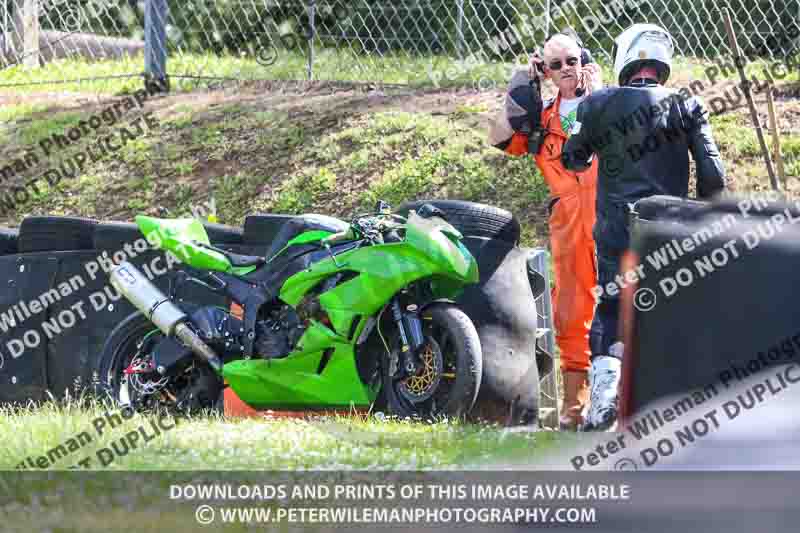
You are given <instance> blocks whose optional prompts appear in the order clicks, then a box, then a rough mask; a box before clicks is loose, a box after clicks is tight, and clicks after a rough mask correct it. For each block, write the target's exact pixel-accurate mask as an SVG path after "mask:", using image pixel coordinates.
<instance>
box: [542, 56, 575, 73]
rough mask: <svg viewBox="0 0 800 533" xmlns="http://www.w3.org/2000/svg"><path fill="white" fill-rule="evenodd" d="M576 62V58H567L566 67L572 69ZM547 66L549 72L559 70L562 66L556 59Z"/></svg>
mask: <svg viewBox="0 0 800 533" xmlns="http://www.w3.org/2000/svg"><path fill="white" fill-rule="evenodd" d="M578 61H579V60H578V58H577V57H568V58H567V65H569V66H570V67H574V66H575V65H577V64H578ZM549 66H550V70H561V67H563V66H564V65H563V64H562V63H561V60H560V59H556V60H555V61H551V62H550V65H549Z"/></svg>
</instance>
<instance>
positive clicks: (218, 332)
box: [192, 274, 348, 359]
mask: <svg viewBox="0 0 800 533" xmlns="http://www.w3.org/2000/svg"><path fill="white" fill-rule="evenodd" d="M347 277H348V276H347V275H345V274H337V275H335V276H331V277H330V278H328V279H326V280H325V281H324V282H322V283H321V284H320V285H319V286H318V287H316V288H315V290H312V291H310V293H309V294H308V295H306V297H305V298H304V299H303V300H302V301H301V302H300V303H299V304H298V306H297V310H296V311H295V309H293V308H292V307H291V306H289V305H286V304H281V305H279V306H273V307H271V308H268V309H266V310H264V308H262V310H261V312H260V313H259V314H260V316H259V320H257V321H256V325H255V340H254V341H253V352H254V354H253V355H254V356H256V357H261V358H263V359H278V358H281V357H285V356H286V355H288V354H289V353H290V352H291V351H292V350H293V349H294V348H295V346H296V345H297V342H298V341H299V340H300V338H301V337H302V336H303V333H305V330H306V328H307V327H308V324H309V323H310V321H311V320H312V319H313V320H315V321H317V322H320V323H322V324H325V325H327V326H330V319H329V318H328V315H327V313H325V311H324V310H323V309H322V307H321V305H320V302H319V295H320V294H322V293H324V292H325V291H328V290H330V289H332V288H333V287H335V286H336V285H337V284H338V283H339V282H340V281H341V280H342V279H346V278H347ZM192 322H193V323H194V324H195V326H196V327H197V329H198V331H199V334H200V336H201V337H203V339H204V340H205V341H206V342H207V343H208V344H209V345H210V346H211V347H212V348H214V349H215V350H217V351H218V353H220V354H223V355H226V356H232V357H236V356H239V357H241V356H242V355H243V354H242V345H243V344H244V342H243V341H244V331H243V328H244V322H243V321H242V320H240V319H239V318H237V317H235V316H233V315H231V314H230V313H228V312H226V311H224V310H222V309H220V308H218V307H203V308H201V309H199V310H198V311H196V312H195V313H194V314H193V315H192Z"/></svg>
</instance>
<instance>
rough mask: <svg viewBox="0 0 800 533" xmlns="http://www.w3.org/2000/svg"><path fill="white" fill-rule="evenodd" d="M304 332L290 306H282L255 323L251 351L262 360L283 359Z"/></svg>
mask: <svg viewBox="0 0 800 533" xmlns="http://www.w3.org/2000/svg"><path fill="white" fill-rule="evenodd" d="M304 331H305V327H304V326H303V325H302V324H301V323H300V320H299V318H298V317H297V313H295V312H294V310H293V309H292V308H291V307H290V306H288V305H282V306H281V307H280V308H278V309H277V310H274V311H272V312H271V313H270V314H269V316H268V317H267V318H266V319H264V320H259V321H258V322H256V340H255V342H254V343H253V350H254V351H255V353H256V355H258V356H259V357H262V358H264V359H278V358H280V357H284V356H286V355H288V354H289V352H291V351H292V349H293V348H294V347H295V345H296V344H297V341H298V340H300V337H302V335H303V332H304Z"/></svg>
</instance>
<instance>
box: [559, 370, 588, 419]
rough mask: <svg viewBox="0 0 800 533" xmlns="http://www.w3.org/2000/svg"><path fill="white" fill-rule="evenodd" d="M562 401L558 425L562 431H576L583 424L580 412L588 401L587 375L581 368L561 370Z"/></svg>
mask: <svg viewBox="0 0 800 533" xmlns="http://www.w3.org/2000/svg"><path fill="white" fill-rule="evenodd" d="M561 379H562V380H563V382H564V403H563V405H562V408H561V413H562V414H561V418H560V420H559V425H560V426H561V430H562V431H577V429H578V428H579V427H580V426H581V424H583V418H582V417H581V412H582V411H583V407H584V406H585V405H586V403H587V402H588V401H589V375H588V372H587V371H585V370H583V371H580V370H562V371H561Z"/></svg>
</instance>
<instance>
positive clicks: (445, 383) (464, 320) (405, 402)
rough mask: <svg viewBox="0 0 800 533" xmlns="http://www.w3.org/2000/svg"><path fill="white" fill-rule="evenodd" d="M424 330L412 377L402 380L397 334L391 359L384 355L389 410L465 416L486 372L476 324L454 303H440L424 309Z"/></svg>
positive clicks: (417, 414) (403, 414)
mask: <svg viewBox="0 0 800 533" xmlns="http://www.w3.org/2000/svg"><path fill="white" fill-rule="evenodd" d="M422 326H423V335H424V339H425V343H424V344H423V346H422V348H421V349H420V351H419V355H420V359H421V363H422V364H421V365H420V366H419V368H417V370H416V372H415V373H414V374H412V375H405V376H402V374H403V373H402V372H401V371H400V370H401V369H399V368H397V367H398V366H399V364H400V363H398V362H399V361H401V360H402V358H400V357H399V356H400V350H401V343H400V340H399V335H395V337H394V338H393V342H392V348H391V355H389V354H386V353H384V356H383V359H382V362H381V375H382V382H383V395H384V398H385V399H386V403H387V406H388V407H389V410H390V411H391V412H392V414H394V415H397V416H400V417H411V418H423V419H428V420H430V419H435V418H438V417H442V416H448V417H459V416H463V415H466V414H467V413H469V411H470V410H471V409H472V407H473V405H475V400H476V399H477V397H478V391H479V390H480V386H481V376H482V373H483V355H482V352H481V343H480V339H479V337H478V332H477V330H476V329H475V325H474V324H473V323H472V320H470V318H469V317H468V316H467V315H466V314H465V313H464V312H463V311H461V310H460V309H459V308H458V307H456V306H455V305H452V304H446V303H441V304H438V303H437V304H434V305H431V306H430V307H428V308H426V309H425V310H424V311H423V313H422ZM401 376H402V377H401Z"/></svg>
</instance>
